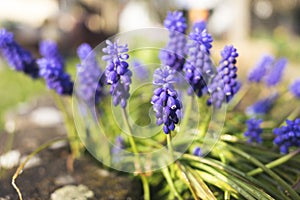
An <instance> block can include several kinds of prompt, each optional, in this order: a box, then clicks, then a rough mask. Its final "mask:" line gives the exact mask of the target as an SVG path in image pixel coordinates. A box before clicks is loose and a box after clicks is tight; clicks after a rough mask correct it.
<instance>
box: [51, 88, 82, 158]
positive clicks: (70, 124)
mask: <svg viewBox="0 0 300 200" xmlns="http://www.w3.org/2000/svg"><path fill="white" fill-rule="evenodd" d="M52 95H53V97H54V100H55V103H56V106H57V107H58V109H59V110H60V111H61V112H62V113H63V118H64V122H65V123H64V124H65V128H66V131H67V136H68V140H69V144H70V148H71V152H72V155H73V156H74V158H79V157H80V155H81V153H82V151H83V146H82V144H81V141H80V139H79V136H78V134H77V131H76V129H75V125H74V120H73V118H72V117H71V116H70V115H69V112H68V110H67V108H66V105H65V104H64V103H63V100H62V99H61V97H59V96H58V95H57V94H56V93H55V92H52Z"/></svg>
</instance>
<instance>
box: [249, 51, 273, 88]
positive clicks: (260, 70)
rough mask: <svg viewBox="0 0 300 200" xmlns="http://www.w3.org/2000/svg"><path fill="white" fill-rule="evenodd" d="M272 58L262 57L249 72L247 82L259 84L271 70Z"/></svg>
mask: <svg viewBox="0 0 300 200" xmlns="http://www.w3.org/2000/svg"><path fill="white" fill-rule="evenodd" d="M273 62H274V58H273V57H272V56H270V55H264V56H263V57H262V58H261V59H260V60H259V62H258V63H257V64H256V66H255V67H254V68H253V69H252V70H251V71H250V72H249V74H248V81H249V82H256V83H259V82H260V81H261V80H262V78H263V77H264V76H265V75H266V73H267V71H268V69H270V68H271V66H272V63H273Z"/></svg>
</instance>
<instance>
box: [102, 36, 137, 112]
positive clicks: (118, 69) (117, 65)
mask: <svg viewBox="0 0 300 200" xmlns="http://www.w3.org/2000/svg"><path fill="white" fill-rule="evenodd" d="M106 44H107V46H106V47H105V48H103V52H104V53H106V55H104V56H103V57H102V59H103V60H104V61H106V62H107V65H106V69H105V76H106V83H107V84H110V85H111V88H110V94H111V95H112V97H113V104H114V106H117V105H118V104H120V105H121V107H122V108H125V107H126V105H127V99H128V98H129V96H130V95H129V89H130V84H131V76H132V73H131V71H130V70H129V69H128V63H127V62H126V60H127V59H128V58H129V55H128V54H127V52H128V47H127V45H119V44H118V42H114V43H112V42H111V41H109V40H106Z"/></svg>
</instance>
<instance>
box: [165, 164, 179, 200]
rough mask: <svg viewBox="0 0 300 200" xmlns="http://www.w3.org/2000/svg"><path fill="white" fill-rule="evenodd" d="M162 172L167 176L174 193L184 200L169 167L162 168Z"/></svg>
mask: <svg viewBox="0 0 300 200" xmlns="http://www.w3.org/2000/svg"><path fill="white" fill-rule="evenodd" d="M162 173H163V175H164V176H165V179H166V180H167V183H168V184H169V186H170V190H171V191H172V192H173V193H174V195H175V196H176V197H177V198H178V199H179V200H183V198H182V197H181V196H180V194H179V193H178V191H177V190H176V187H175V185H174V182H173V180H172V177H171V175H170V172H169V170H168V167H164V168H163V169H162Z"/></svg>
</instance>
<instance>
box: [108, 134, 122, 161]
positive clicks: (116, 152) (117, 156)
mask: <svg viewBox="0 0 300 200" xmlns="http://www.w3.org/2000/svg"><path fill="white" fill-rule="evenodd" d="M124 149H125V144H124V139H123V137H122V136H117V137H116V139H115V142H114V146H113V147H112V149H111V153H112V155H113V162H114V163H118V162H120V161H121V159H122V158H121V154H122V152H123V151H124Z"/></svg>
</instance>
